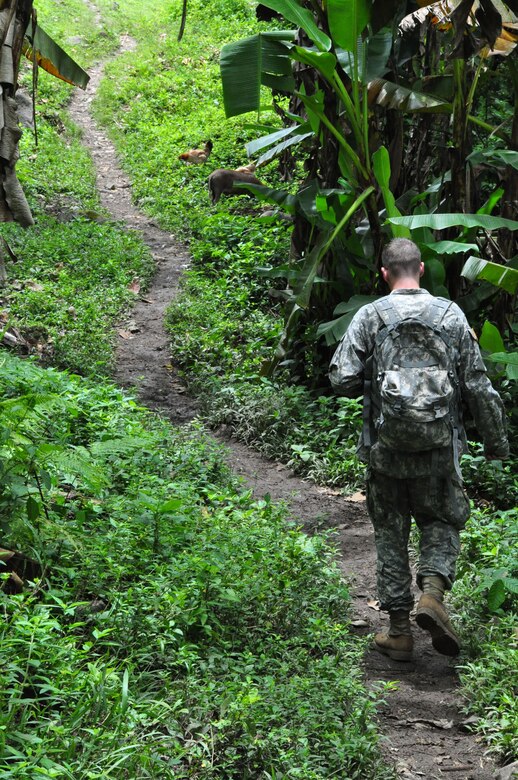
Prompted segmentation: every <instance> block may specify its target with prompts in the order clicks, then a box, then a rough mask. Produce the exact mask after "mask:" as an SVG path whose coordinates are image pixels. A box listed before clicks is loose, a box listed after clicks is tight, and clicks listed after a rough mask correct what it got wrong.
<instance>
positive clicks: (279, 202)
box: [234, 183, 297, 214]
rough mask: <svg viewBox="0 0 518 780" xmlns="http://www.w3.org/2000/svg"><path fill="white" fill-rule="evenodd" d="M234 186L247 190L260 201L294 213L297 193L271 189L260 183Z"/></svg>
mask: <svg viewBox="0 0 518 780" xmlns="http://www.w3.org/2000/svg"><path fill="white" fill-rule="evenodd" d="M234 186H236V187H237V188H238V189H246V190H248V191H249V192H251V193H252V194H253V195H255V197H256V198H257V199H258V200H260V201H263V202H265V203H272V204H273V205H275V206H280V208H282V210H283V211H286V212H287V213H288V214H295V207H296V202H297V195H292V194H291V193H289V192H288V191H287V190H276V189H271V188H270V187H263V186H261V185H260V184H244V183H240V184H236V185H234Z"/></svg>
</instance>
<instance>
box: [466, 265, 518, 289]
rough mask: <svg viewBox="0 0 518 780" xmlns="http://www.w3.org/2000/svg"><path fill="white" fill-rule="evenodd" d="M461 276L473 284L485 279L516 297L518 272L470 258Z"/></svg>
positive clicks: (507, 267)
mask: <svg viewBox="0 0 518 780" xmlns="http://www.w3.org/2000/svg"><path fill="white" fill-rule="evenodd" d="M461 276H464V277H465V278H466V279H469V280H470V281H472V282H474V281H477V280H482V279H483V280H485V281H486V282H490V283H491V284H493V285H494V286H495V287H500V288H501V289H503V290H505V291H506V292H508V293H511V295H514V293H515V292H516V289H517V287H518V270H516V269H515V268H510V267H509V266H507V265H499V264H498V263H491V262H489V260H483V259H482V258H481V257H469V258H468V260H467V261H466V262H465V264H464V266H463V268H462V271H461Z"/></svg>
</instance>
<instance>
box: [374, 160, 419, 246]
mask: <svg viewBox="0 0 518 780" xmlns="http://www.w3.org/2000/svg"><path fill="white" fill-rule="evenodd" d="M372 166H373V171H374V176H375V177H376V181H377V182H378V184H379V188H380V190H381V194H382V196H383V202H384V203H385V209H386V211H387V214H388V216H389V217H400V216H401V212H400V211H399V209H398V207H397V206H396V200H395V198H394V195H393V193H392V190H391V189H390V157H389V153H388V150H387V149H386V147H385V146H380V147H379V149H377V150H376V151H375V152H374V154H373V155H372ZM392 235H393V236H394V237H395V238H410V230H409V229H408V228H407V227H405V226H404V225H394V226H393V227H392Z"/></svg>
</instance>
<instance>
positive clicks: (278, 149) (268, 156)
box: [257, 130, 314, 165]
mask: <svg viewBox="0 0 518 780" xmlns="http://www.w3.org/2000/svg"><path fill="white" fill-rule="evenodd" d="M313 136H314V133H313V131H312V130H310V131H309V132H305V133H298V132H297V133H294V134H293V135H292V136H290V137H289V138H286V139H285V140H284V141H282V142H281V143H280V144H277V145H276V146H273V147H272V148H271V149H269V150H268V151H267V152H264V154H262V155H261V156H260V157H259V158H258V159H257V164H258V165H264V164H265V163H267V162H269V161H270V160H273V159H274V158H275V157H278V156H279V155H280V154H282V152H283V151H284V150H285V149H287V148H288V147H289V146H294V145H295V144H300V143H301V142H302V141H305V140H306V139H307V138H313Z"/></svg>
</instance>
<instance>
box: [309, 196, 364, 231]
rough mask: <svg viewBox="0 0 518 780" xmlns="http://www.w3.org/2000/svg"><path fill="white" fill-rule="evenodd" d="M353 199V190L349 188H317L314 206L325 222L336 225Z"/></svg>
mask: <svg viewBox="0 0 518 780" xmlns="http://www.w3.org/2000/svg"><path fill="white" fill-rule="evenodd" d="M353 201H354V192H351V191H350V190H338V189H329V190H327V189H326V190H319V192H318V194H317V195H316V198H315V208H316V210H317V211H318V213H319V214H320V215H321V216H322V218H323V219H324V220H325V221H326V222H330V223H331V224H332V225H337V224H338V223H339V221H340V220H341V218H342V217H343V215H344V214H345V212H346V211H347V209H348V208H349V207H350V205H351V204H352V202H353Z"/></svg>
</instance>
